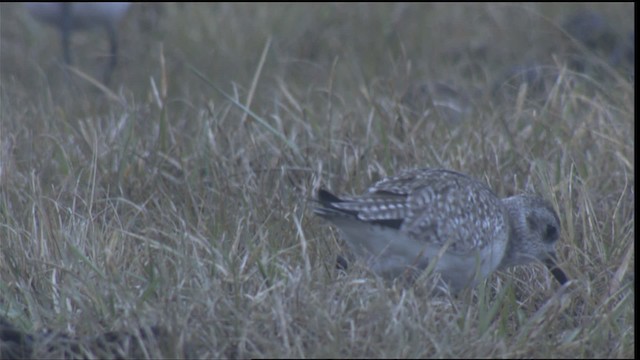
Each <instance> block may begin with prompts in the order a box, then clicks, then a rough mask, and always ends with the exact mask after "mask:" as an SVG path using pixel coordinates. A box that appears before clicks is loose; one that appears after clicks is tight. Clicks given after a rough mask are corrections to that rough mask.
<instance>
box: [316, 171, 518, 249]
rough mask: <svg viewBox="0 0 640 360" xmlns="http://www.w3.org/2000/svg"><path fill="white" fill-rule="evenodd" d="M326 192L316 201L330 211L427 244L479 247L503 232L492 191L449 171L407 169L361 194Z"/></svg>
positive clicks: (499, 209) (499, 208) (505, 224)
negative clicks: (349, 194)
mask: <svg viewBox="0 0 640 360" xmlns="http://www.w3.org/2000/svg"><path fill="white" fill-rule="evenodd" d="M327 194H329V195H330V193H327ZM331 196H332V197H333V199H328V198H327V196H324V199H323V196H320V197H319V199H320V202H321V203H322V204H323V205H324V206H325V208H330V209H332V210H333V211H334V215H335V212H340V211H341V212H343V213H344V214H349V215H350V216H353V217H355V218H356V219H358V220H360V221H363V222H369V223H374V224H378V225H382V226H389V227H395V228H397V229H398V230H400V231H401V232H404V233H406V234H408V235H409V236H410V237H411V238H413V239H414V240H420V241H427V242H429V243H432V244H439V245H444V244H445V243H446V242H447V241H448V240H451V243H450V244H451V245H450V249H451V250H452V251H454V252H462V253H466V252H469V251H471V250H474V249H477V248H482V247H484V246H485V245H486V244H487V243H488V242H490V241H491V240H492V239H493V238H494V237H505V236H506V235H505V234H507V233H508V231H506V229H507V227H508V222H507V221H506V220H505V215H504V213H503V211H504V210H503V208H502V205H501V204H500V200H499V199H498V198H497V197H496V196H495V195H494V193H493V192H492V191H491V189H490V188H489V187H488V186H486V185H485V184H483V183H481V182H478V181H476V180H474V179H472V178H470V177H468V176H466V175H463V174H460V173H457V172H454V171H450V170H442V169H413V170H407V171H404V172H402V173H400V174H399V175H397V176H394V177H391V178H387V179H384V180H381V181H379V182H377V183H376V184H374V185H373V186H372V187H371V188H369V190H368V191H367V193H365V194H364V195H362V196H358V197H342V198H338V197H335V196H333V195H331ZM323 200H324V201H323ZM319 214H320V215H322V214H321V213H319ZM325 217H326V216H325ZM505 240H506V239H505Z"/></svg>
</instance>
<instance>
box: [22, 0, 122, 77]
mask: <svg viewBox="0 0 640 360" xmlns="http://www.w3.org/2000/svg"><path fill="white" fill-rule="evenodd" d="M25 6H26V7H27V10H29V13H30V14H31V15H32V16H33V17H34V18H36V19H38V20H40V21H42V22H44V23H47V24H49V25H52V26H55V27H57V28H58V29H59V30H60V33H61V35H62V52H63V56H64V61H65V63H66V64H67V65H71V64H72V59H71V46H70V42H71V32H72V31H75V30H83V29H90V28H94V27H102V28H104V29H105V30H106V32H107V36H108V37H109V46H110V57H109V63H108V65H107V68H106V69H105V72H104V75H103V80H104V82H105V83H108V82H109V79H110V77H111V73H112V72H113V70H114V69H115V67H116V65H117V63H118V41H117V36H116V24H117V22H118V21H120V19H122V18H123V17H124V15H125V13H126V12H127V10H128V9H129V6H131V3H126V2H104V3H67V2H64V3H63V2H61V3H28V4H26V5H25Z"/></svg>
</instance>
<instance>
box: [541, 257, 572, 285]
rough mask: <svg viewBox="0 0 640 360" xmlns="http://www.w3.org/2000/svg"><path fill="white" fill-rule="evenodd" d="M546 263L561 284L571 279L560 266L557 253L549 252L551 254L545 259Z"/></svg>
mask: <svg viewBox="0 0 640 360" xmlns="http://www.w3.org/2000/svg"><path fill="white" fill-rule="evenodd" d="M544 264H545V265H547V268H549V270H550V271H551V273H552V274H553V276H554V277H555V278H556V280H558V282H559V283H560V285H564V284H565V283H566V282H567V281H569V279H568V278H567V275H565V273H564V271H562V269H560V268H559V267H558V264H557V260H556V254H555V253H549V256H548V257H547V258H546V259H545V260H544Z"/></svg>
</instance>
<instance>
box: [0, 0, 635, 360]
mask: <svg viewBox="0 0 640 360" xmlns="http://www.w3.org/2000/svg"><path fill="white" fill-rule="evenodd" d="M633 7H634V5H631V4H622V5H621V4H614V5H601V6H600V5H580V4H577V5H573V4H572V5H541V4H525V5H522V4H520V5H506V4H500V5H483V4H468V5H408V4H392V5H384V4H383V5H366V4H360V5H351V4H349V5H297V4H289V5H266V4H244V5H242V4H240V5H235V4H233V5H232V4H215V5H205V4H199V5H190V4H185V5H175V4H174V5H169V4H165V5H161V6H158V7H157V8H150V7H148V5H135V7H134V9H132V12H131V13H130V14H128V16H127V18H126V19H125V21H124V22H123V24H122V26H121V29H120V30H121V33H120V38H121V42H122V46H121V49H122V55H123V57H122V61H121V62H120V65H119V68H118V69H117V70H116V74H115V79H114V81H113V84H114V85H113V87H112V88H111V89H110V90H107V89H102V90H100V89H97V88H96V87H95V86H94V85H92V84H91V83H90V82H88V81H86V80H84V79H82V78H81V77H79V76H76V75H74V74H71V75H70V76H69V77H68V78H65V75H64V73H63V71H62V66H61V54H60V50H59V44H58V42H57V41H58V39H57V38H56V34H55V32H53V31H49V30H50V29H46V28H43V27H41V26H40V25H39V24H36V23H34V22H33V20H31V19H30V18H28V16H27V15H26V14H25V13H24V11H23V10H22V9H21V8H20V7H19V6H17V5H12V4H2V5H0V26H1V28H0V30H1V33H0V35H1V44H0V77H1V78H0V80H1V83H0V120H1V124H0V250H1V253H0V316H1V317H4V318H6V319H7V320H8V321H9V322H11V323H12V324H14V326H15V327H16V328H17V329H18V330H20V331H25V332H29V333H32V334H33V335H34V336H35V339H36V340H35V341H36V342H37V344H36V345H35V346H36V347H35V350H34V351H35V352H34V354H33V355H34V356H39V357H51V356H55V355H60V354H62V355H64V354H67V355H66V356H72V355H69V353H68V352H67V353H65V352H64V351H69V350H68V348H67V350H64V349H63V350H60V349H59V348H55V347H52V346H49V345H47V344H50V342H51V341H54V342H55V341H56V340H55V339H59V338H60V337H63V338H64V337H65V336H67V337H69V338H71V339H74V340H73V341H76V342H77V346H76V348H75V350H74V351H76V353H77V352H81V353H82V354H84V356H87V357H102V356H105V354H104V353H102V352H100V351H103V350H104V347H100V346H98V345H96V344H99V342H100V340H99V339H98V340H96V337H100V336H101V335H100V334H105V333H107V334H108V332H116V333H117V334H120V335H119V336H125V337H127V339H128V340H127V341H129V342H128V343H127V342H126V341H125V343H126V344H124V345H122V344H123V343H119V344H120V345H122V346H125V345H126V346H129V348H128V349H131V346H133V345H130V343H131V342H134V343H136V344H138V345H136V346H133V347H134V348H135V351H138V352H132V353H129V354H137V355H139V356H145V357H161V356H165V357H172V356H179V357H182V356H186V355H188V356H193V357H198V358H222V357H225V358H228V357H234V358H235V357H625V358H634V357H635V341H634V337H635V326H634V315H635V311H634V286H633V283H634V270H633V269H634V261H635V256H634V254H635V252H634V246H633V244H634V242H633V239H634V233H635V226H634V207H635V202H634V179H635V177H634V163H635V158H634V138H633V135H632V133H633V131H634V115H635V108H634V97H635V93H634V89H633V77H632V76H631V77H630V75H629V74H630V70H629V68H628V67H625V65H624V64H618V63H616V64H612V62H611V61H610V58H609V54H607V53H605V52H601V51H599V50H598V49H595V50H594V49H589V48H586V47H584V46H582V45H580V44H579V43H577V42H576V41H573V40H572V39H570V38H569V37H568V36H567V34H566V33H564V32H563V31H562V30H561V27H560V25H561V24H562V21H563V19H564V18H566V16H568V15H570V14H572V13H574V12H575V11H576V10H577V9H582V8H591V9H595V10H596V11H598V12H600V13H601V14H602V15H603V16H604V17H605V18H606V19H608V21H609V23H610V24H611V26H612V28H613V29H614V30H615V31H618V32H622V31H627V30H625V29H632V28H633V24H634V18H633ZM620 36H625V35H624V34H622V35H620ZM95 42H98V43H97V44H95ZM106 48H107V47H106V43H105V42H104V39H103V37H102V34H99V33H90V34H78V35H77V36H76V37H74V50H75V55H76V57H77V60H78V61H77V63H76V64H77V68H78V69H79V70H80V71H82V72H84V73H86V74H87V75H89V76H92V77H99V74H100V69H101V66H103V64H104V61H102V62H101V59H102V57H101V56H102V55H103V54H104V53H106ZM263 54H264V56H263ZM576 54H577V55H579V56H580V57H581V58H584V59H588V60H589V62H588V63H587V64H588V65H587V66H586V68H584V69H582V70H580V71H578V70H576V68H575V67H574V65H573V64H572V63H571V62H570V61H569V60H567V59H569V58H570V57H571V56H573V57H575V56H576ZM523 64H525V65H526V64H533V65H540V66H542V68H544V69H545V70H544V74H545V76H543V78H542V80H540V82H539V83H536V84H538V85H536V86H534V85H532V84H529V85H528V86H520V83H518V82H517V81H513V80H514V76H513V75H511V74H512V73H511V72H510V69H512V68H513V67H514V66H516V65H523ZM631 66H632V65H631ZM198 74H199V75H198ZM505 74H507V75H505ZM424 81H440V82H444V83H446V84H448V85H450V86H452V87H453V88H455V89H458V90H459V91H460V92H461V93H465V94H466V95H467V96H468V97H469V98H470V99H472V102H473V103H474V105H473V113H472V114H471V115H470V116H468V117H467V118H465V119H463V120H461V121H459V122H454V123H451V122H448V121H447V118H446V116H442V114H439V113H437V112H431V113H429V114H427V115H426V116H420V114H416V113H415V112H411V111H410V109H408V108H407V106H404V105H403V103H402V101H401V99H402V97H403V93H404V91H405V90H406V89H407V88H410V87H411V86H414V85H415V84H417V83H421V82H424ZM496 89H498V90H496ZM225 94H226V95H225ZM407 167H446V168H451V169H456V170H459V171H462V172H465V173H468V174H471V175H472V176H474V177H477V178H480V179H484V180H485V181H487V182H488V183H489V184H490V186H491V187H492V188H493V189H494V190H495V191H496V192H497V193H498V194H499V195H500V196H507V195H511V194H513V193H515V192H520V191H525V190H535V191H537V192H539V193H541V194H543V195H544V196H545V197H547V198H549V199H550V200H551V201H552V203H553V204H554V206H555V207H556V208H557V209H558V210H559V213H560V214H561V215H560V217H561V222H562V226H563V234H562V237H561V241H560V244H559V245H558V251H559V253H560V258H561V261H562V267H563V268H564V269H565V271H566V272H567V273H568V274H569V276H570V277H571V278H572V279H573V280H572V282H570V283H569V284H568V285H567V286H565V287H562V288H560V287H559V286H558V284H557V283H555V282H554V281H553V279H552V277H550V274H549V273H548V272H547V271H546V270H545V269H544V268H543V267H542V266H533V267H529V268H523V269H516V270H515V271H512V272H508V273H500V274H497V275H495V276H492V277H491V278H490V279H489V280H488V281H487V282H486V283H485V284H482V286H480V287H479V288H478V289H474V290H473V291H471V290H469V291H466V292H464V293H463V294H462V295H461V296H460V297H459V298H456V299H447V298H432V297H430V296H428V295H427V294H428V292H429V288H428V282H425V283H419V284H417V285H416V286H415V287H413V288H409V289H407V288H403V287H400V286H393V285H389V284H385V283H384V282H382V281H381V280H379V279H377V278H376V277H375V276H374V275H372V274H370V273H369V272H367V271H366V269H361V268H358V267H356V268H355V269H353V271H350V272H349V273H348V274H346V275H341V274H338V273H337V272H336V271H335V268H334V267H335V256H336V255H337V254H341V253H343V250H342V249H341V245H342V244H341V242H340V240H339V237H338V234H337V232H336V231H334V229H331V227H330V226H328V225H327V224H326V223H323V222H322V221H321V220H319V219H317V218H314V217H313V216H312V215H311V213H310V211H309V209H308V202H307V200H308V199H309V198H310V197H312V196H313V190H314V189H315V188H317V187H318V186H319V185H323V186H327V187H329V188H331V189H333V190H335V191H337V192H355V191H361V190H363V189H364V188H365V187H366V186H367V185H368V184H370V183H371V182H372V181H374V180H377V179H378V178H379V177H381V176H385V175H391V174H393V173H395V172H396V171H398V170H399V169H402V168H407ZM43 329H49V330H50V331H52V332H53V334H54V335H50V336H48V337H47V335H46V334H44V333H43ZM157 329H162V330H161V331H159V332H158V331H156V330H157ZM123 334H125V335H123ZM149 334H153V335H154V336H150V335H149ZM158 334H159V335H158ZM52 339H53V340H52ZM152 340H153V341H152ZM127 344H129V345H127ZM126 346H125V347H126ZM56 351H58V352H56ZM60 351H62V352H60ZM132 351H134V350H132ZM76 356H77V355H76ZM111 356H115V355H111Z"/></svg>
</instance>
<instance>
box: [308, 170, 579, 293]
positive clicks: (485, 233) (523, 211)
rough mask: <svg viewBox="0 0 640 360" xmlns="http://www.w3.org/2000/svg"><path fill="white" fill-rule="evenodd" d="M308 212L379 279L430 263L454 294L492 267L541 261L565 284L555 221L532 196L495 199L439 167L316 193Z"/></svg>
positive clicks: (473, 183)
mask: <svg viewBox="0 0 640 360" xmlns="http://www.w3.org/2000/svg"><path fill="white" fill-rule="evenodd" d="M317 202H318V204H319V205H318V206H317V207H316V208H315V209H314V212H315V213H316V214H317V215H319V216H321V217H323V218H325V219H327V220H329V221H330V222H332V223H333V224H335V225H336V226H337V227H338V228H339V229H340V230H341V232H342V234H343V236H344V238H345V240H346V242H347V243H348V244H349V247H350V248H351V249H352V251H353V252H354V254H355V255H356V257H358V258H360V259H362V260H364V261H365V262H366V264H367V265H368V266H369V267H370V268H371V269H372V270H373V271H374V272H375V273H377V274H379V275H382V276H383V277H386V278H391V279H392V278H396V277H398V276H400V275H403V274H411V275H413V276H415V275H416V274H419V272H421V271H422V270H424V269H426V268H427V267H428V266H429V264H430V263H431V262H432V261H437V262H436V263H435V267H434V268H433V269H434V271H437V272H439V273H440V275H441V278H442V279H443V280H444V281H445V282H446V283H447V284H448V286H449V287H450V289H451V290H452V291H454V292H457V291H459V290H461V289H462V288H464V287H467V286H475V285H476V284H477V283H478V282H479V281H480V280H482V279H484V278H485V277H487V276H488V275H489V274H490V273H492V272H493V271H495V270H497V269H503V268H507V267H511V266H516V265H524V264H527V263H530V262H533V261H541V262H543V263H545V264H546V265H547V266H548V267H549V269H551V271H552V273H553V275H554V276H555V277H556V279H557V280H558V281H559V282H560V283H561V284H564V283H565V282H566V281H567V277H566V275H565V274H564V272H562V270H560V268H558V267H557V266H556V261H555V249H554V244H555V243H556V241H557V240H558V238H559V236H560V220H559V219H558V215H557V214H556V212H555V211H554V210H553V208H552V207H551V205H550V204H549V203H548V202H547V201H545V200H544V199H542V198H541V197H539V196H536V195H528V194H523V195H516V196H512V197H508V198H505V199H500V198H498V197H497V196H496V195H495V194H494V192H493V191H492V190H491V189H490V188H489V187H488V186H487V185H486V184H484V183H482V182H480V181H477V180H475V179H473V178H471V177H469V176H467V175H464V174H461V173H458V172H455V171H450V170H443V169H413V170H407V171H404V172H402V173H400V174H399V175H397V176H394V177H390V178H386V179H383V180H380V181H378V182H377V183H375V184H374V185H373V186H372V187H371V188H369V190H368V191H367V192H366V193H365V194H363V195H361V196H353V197H347V196H341V197H338V196H335V195H333V194H331V193H330V192H328V191H326V190H322V189H321V190H319V191H318V198H317Z"/></svg>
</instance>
